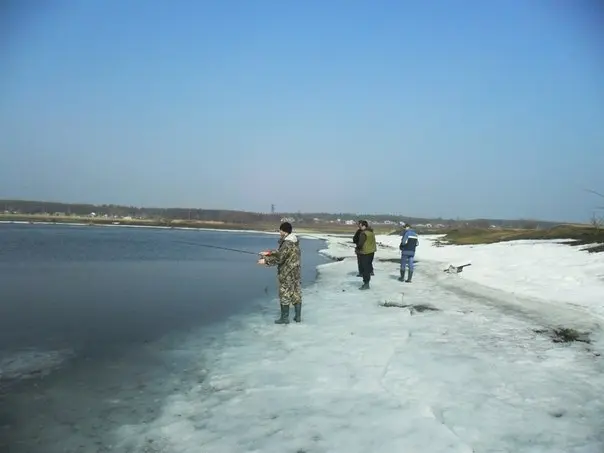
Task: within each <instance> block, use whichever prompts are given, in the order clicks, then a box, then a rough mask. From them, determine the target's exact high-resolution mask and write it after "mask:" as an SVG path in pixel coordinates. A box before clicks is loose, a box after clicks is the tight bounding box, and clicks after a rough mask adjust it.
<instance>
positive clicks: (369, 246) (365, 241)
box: [355, 220, 377, 290]
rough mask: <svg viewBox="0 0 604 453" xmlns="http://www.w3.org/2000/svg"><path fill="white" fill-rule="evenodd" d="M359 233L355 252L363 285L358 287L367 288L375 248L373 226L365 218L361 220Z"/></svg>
mask: <svg viewBox="0 0 604 453" xmlns="http://www.w3.org/2000/svg"><path fill="white" fill-rule="evenodd" d="M359 226H360V227H361V234H359V242H358V243H357V247H356V250H355V251H356V253H357V255H358V256H359V262H360V265H361V275H362V276H363V286H361V287H360V288H359V289H362V290H364V289H369V281H370V280H371V273H372V270H373V257H374V255H375V252H376V250H377V246H376V242H375V233H374V232H373V228H371V227H370V226H369V223H367V221H366V220H361V222H360V224H359Z"/></svg>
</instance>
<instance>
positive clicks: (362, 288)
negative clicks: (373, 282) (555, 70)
mask: <svg viewBox="0 0 604 453" xmlns="http://www.w3.org/2000/svg"><path fill="white" fill-rule="evenodd" d="M359 289H361V290H365V289H369V283H363V286H361V287H360V288H359Z"/></svg>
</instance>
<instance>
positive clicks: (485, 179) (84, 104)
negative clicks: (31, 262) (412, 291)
mask: <svg viewBox="0 0 604 453" xmlns="http://www.w3.org/2000/svg"><path fill="white" fill-rule="evenodd" d="M7 4H10V5H13V6H12V8H11V9H9V8H8V7H7V6H6V5H5V6H3V7H0V8H5V11H6V12H7V13H8V14H4V15H2V17H3V19H0V25H2V24H4V25H3V26H0V29H3V32H4V35H3V36H6V37H7V38H8V40H6V43H7V45H5V46H3V47H2V48H0V68H1V69H0V82H1V83H0V198H2V199H31V200H39V201H42V200H44V199H49V200H57V202H65V203H91V204H108V203H113V204H120V205H132V206H143V207H155V206H157V207H185V208H191V209H195V208H198V209H231V210H245V211H252V212H267V211H269V210H270V205H271V204H275V205H276V209H277V210H278V211H281V212H298V211H300V212H336V213H338V212H342V213H346V212H350V213H354V212H362V213H368V214H371V213H383V214H388V213H391V214H394V215H407V216H409V217H417V218H439V217H441V218H463V219H475V218H485V219H487V218H488V219H510V220H511V219H538V220H543V221H559V222H588V221H589V218H590V217H591V216H592V214H593V212H594V210H595V208H596V207H598V206H601V205H602V204H603V202H602V199H600V198H599V197H597V196H596V195H594V194H590V193H588V192H586V191H585V189H593V190H597V191H600V192H603V191H604V187H602V169H604V127H602V125H603V124H604V86H603V85H602V83H601V81H602V80H603V76H604V66H603V63H604V60H602V48H603V47H602V46H603V44H602V43H604V40H603V39H602V38H604V33H603V32H602V28H601V27H600V25H601V20H602V19H603V18H604V14H603V13H604V9H603V8H602V7H601V6H599V5H598V3H597V2H596V1H593V2H589V1H584V2H575V3H573V4H572V5H563V4H561V3H558V2H555V3H552V2H548V1H546V0H538V1H536V2H523V1H521V0H510V1H508V2H480V1H478V0H466V1H464V2H461V3H456V4H455V5H453V4H448V3H446V2H436V3H432V4H430V5H428V4H412V3H409V2H400V3H398V2H371V3H370V2H368V1H360V0H358V1H355V0H352V1H346V2H344V1H342V0H335V1H333V2H328V3H327V2H318V1H310V2H304V3H303V4H302V3H293V2H291V3H282V2H276V1H269V0H259V1H257V2H253V3H250V2H243V1H237V0H225V1H222V2H199V3H195V2H181V3H178V4H177V3H169V2H161V1H157V0H150V1H148V2H145V4H144V7H141V6H140V4H139V5H135V4H132V3H123V2H119V1H117V0H107V1H99V0H90V1H74V2H56V3H54V4H53V5H45V6H39V5H38V6H39V7H38V8H37V9H33V8H32V7H31V5H32V4H31V3H30V2H23V3H20V2H12V3H11V2H9V3H7ZM436 5H438V6H436ZM3 41H4V40H3Z"/></svg>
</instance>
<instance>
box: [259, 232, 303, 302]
mask: <svg viewBox="0 0 604 453" xmlns="http://www.w3.org/2000/svg"><path fill="white" fill-rule="evenodd" d="M264 259H265V262H266V265H267V266H277V278H278V280H279V298H280V299H281V303H282V304H286V303H292V304H296V303H299V302H301V300H302V288H301V280H302V273H301V251H300V242H299V241H298V238H297V237H296V235H295V234H293V233H290V234H288V235H287V236H285V238H283V239H280V240H279V249H278V250H271V252H270V254H269V255H267V256H265V257H264Z"/></svg>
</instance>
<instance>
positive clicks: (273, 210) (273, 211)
mask: <svg viewBox="0 0 604 453" xmlns="http://www.w3.org/2000/svg"><path fill="white" fill-rule="evenodd" d="M274 213H275V205H274V204H272V205H271V214H274Z"/></svg>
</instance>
